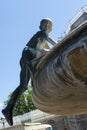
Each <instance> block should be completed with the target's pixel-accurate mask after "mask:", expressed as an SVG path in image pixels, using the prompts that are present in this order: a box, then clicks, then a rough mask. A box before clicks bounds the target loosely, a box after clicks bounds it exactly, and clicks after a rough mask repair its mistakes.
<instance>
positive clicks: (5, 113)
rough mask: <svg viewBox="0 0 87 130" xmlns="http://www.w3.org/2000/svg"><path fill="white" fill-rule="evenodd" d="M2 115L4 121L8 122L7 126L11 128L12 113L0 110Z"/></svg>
mask: <svg viewBox="0 0 87 130" xmlns="http://www.w3.org/2000/svg"><path fill="white" fill-rule="evenodd" d="M2 113H3V115H4V116H5V119H6V121H7V122H8V124H9V125H10V126H12V125H13V119H12V112H10V111H8V110H6V109H3V110H2Z"/></svg>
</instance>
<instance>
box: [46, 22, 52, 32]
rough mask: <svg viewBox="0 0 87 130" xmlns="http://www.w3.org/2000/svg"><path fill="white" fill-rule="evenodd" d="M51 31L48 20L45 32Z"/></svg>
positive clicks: (50, 24)
mask: <svg viewBox="0 0 87 130" xmlns="http://www.w3.org/2000/svg"><path fill="white" fill-rule="evenodd" d="M51 31H52V23H51V22H48V23H47V25H46V32H48V33H50V32H51Z"/></svg>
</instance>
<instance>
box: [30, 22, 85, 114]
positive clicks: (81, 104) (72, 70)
mask: <svg viewBox="0 0 87 130" xmlns="http://www.w3.org/2000/svg"><path fill="white" fill-rule="evenodd" d="M32 100H33V103H34V104H35V106H36V107H37V108H38V109H40V110H42V111H44V112H47V113H51V114H61V115H63V114H76V113H87V22H84V23H83V24H82V25H81V26H79V27H78V28H76V29H75V30H74V31H72V32H70V33H69V34H68V35H67V36H66V37H65V38H64V39H62V40H61V41H60V42H59V43H58V44H57V45H56V46H55V47H54V48H52V49H51V51H50V52H48V53H47V54H46V55H45V56H44V57H43V58H42V59H41V61H40V62H39V63H38V65H37V67H36V71H35V74H34V79H33V92H32Z"/></svg>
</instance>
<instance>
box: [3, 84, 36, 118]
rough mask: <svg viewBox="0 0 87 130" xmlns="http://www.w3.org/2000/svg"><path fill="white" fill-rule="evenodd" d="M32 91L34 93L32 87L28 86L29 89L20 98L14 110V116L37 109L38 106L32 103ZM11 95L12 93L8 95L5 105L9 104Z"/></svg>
mask: <svg viewBox="0 0 87 130" xmlns="http://www.w3.org/2000/svg"><path fill="white" fill-rule="evenodd" d="M31 93H32V88H31V86H28V89H27V90H26V91H25V92H24V93H23V94H22V95H21V96H20V98H19V99H18V101H17V103H16V105H15V108H14V111H13V116H17V115H22V114H24V113H27V112H30V111H32V110H35V109H36V107H35V106H34V104H33V103H32V98H31ZM11 95H12V93H10V94H9V95H8V99H7V100H6V101H5V102H4V107H5V106H6V105H7V103H8V101H9V100H10V98H11Z"/></svg>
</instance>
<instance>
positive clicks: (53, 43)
mask: <svg viewBox="0 0 87 130" xmlns="http://www.w3.org/2000/svg"><path fill="white" fill-rule="evenodd" d="M47 40H48V42H49V43H51V44H52V45H53V46H54V45H56V44H57V42H56V41H55V40H53V39H52V38H51V37H48V39H47Z"/></svg>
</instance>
